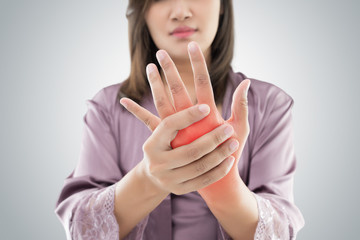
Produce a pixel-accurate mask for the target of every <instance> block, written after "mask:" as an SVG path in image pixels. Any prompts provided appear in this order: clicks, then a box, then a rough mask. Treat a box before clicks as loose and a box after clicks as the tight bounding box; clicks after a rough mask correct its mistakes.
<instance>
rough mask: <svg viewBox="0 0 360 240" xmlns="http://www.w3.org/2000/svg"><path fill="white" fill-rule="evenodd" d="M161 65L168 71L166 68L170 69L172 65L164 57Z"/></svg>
mask: <svg viewBox="0 0 360 240" xmlns="http://www.w3.org/2000/svg"><path fill="white" fill-rule="evenodd" d="M161 67H162V69H164V70H165V71H166V70H169V69H170V67H171V63H170V61H168V60H165V59H164V60H163V62H162V63H161Z"/></svg>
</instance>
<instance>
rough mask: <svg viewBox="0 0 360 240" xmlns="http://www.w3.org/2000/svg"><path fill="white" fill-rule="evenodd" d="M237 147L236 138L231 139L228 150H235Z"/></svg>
mask: <svg viewBox="0 0 360 240" xmlns="http://www.w3.org/2000/svg"><path fill="white" fill-rule="evenodd" d="M238 147H239V142H238V141H236V140H232V141H231V143H230V150H231V151H235V150H236V149H237V148H238Z"/></svg>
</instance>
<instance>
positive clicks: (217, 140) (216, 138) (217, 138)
mask: <svg viewBox="0 0 360 240" xmlns="http://www.w3.org/2000/svg"><path fill="white" fill-rule="evenodd" d="M223 140H224V139H223V137H222V135H221V134H215V136H214V142H215V144H216V145H219V144H220V143H222V142H223Z"/></svg>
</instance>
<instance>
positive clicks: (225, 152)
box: [219, 144, 230, 158]
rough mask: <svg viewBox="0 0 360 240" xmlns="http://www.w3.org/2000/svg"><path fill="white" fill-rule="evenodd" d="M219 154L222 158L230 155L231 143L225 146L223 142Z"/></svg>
mask: <svg viewBox="0 0 360 240" xmlns="http://www.w3.org/2000/svg"><path fill="white" fill-rule="evenodd" d="M219 155H220V157H222V158H226V157H227V156H228V155H230V148H229V145H227V146H225V144H223V146H221V147H220V148H219Z"/></svg>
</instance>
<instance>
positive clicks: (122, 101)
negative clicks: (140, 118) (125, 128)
mask: <svg viewBox="0 0 360 240" xmlns="http://www.w3.org/2000/svg"><path fill="white" fill-rule="evenodd" d="M120 104H121V105H123V106H124V107H125V108H127V107H128V105H127V104H126V101H124V99H123V98H122V99H120Z"/></svg>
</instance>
